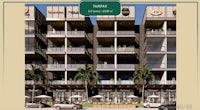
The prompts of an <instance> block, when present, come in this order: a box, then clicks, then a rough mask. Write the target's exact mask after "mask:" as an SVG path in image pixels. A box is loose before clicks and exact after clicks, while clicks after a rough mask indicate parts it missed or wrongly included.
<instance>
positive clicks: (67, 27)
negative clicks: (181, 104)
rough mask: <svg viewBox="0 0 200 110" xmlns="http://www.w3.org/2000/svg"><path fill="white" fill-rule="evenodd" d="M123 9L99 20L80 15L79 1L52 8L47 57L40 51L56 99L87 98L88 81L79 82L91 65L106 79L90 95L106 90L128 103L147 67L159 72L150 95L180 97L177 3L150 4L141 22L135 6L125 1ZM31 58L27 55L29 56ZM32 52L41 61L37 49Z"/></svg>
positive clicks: (110, 96) (147, 92) (147, 90)
mask: <svg viewBox="0 0 200 110" xmlns="http://www.w3.org/2000/svg"><path fill="white" fill-rule="evenodd" d="M29 8H30V7H29ZM121 10H122V11H121V13H120V14H119V15H118V16H97V17H96V19H95V22H96V24H94V23H92V22H91V20H92V19H93V18H91V17H85V16H83V15H81V14H80V12H79V6H78V4H67V5H47V6H46V20H45V21H46V22H45V23H46V27H47V30H46V33H47V34H46V36H45V35H44V36H45V39H46V40H47V42H42V43H41V44H40V45H43V47H44V49H43V50H44V51H46V53H45V56H47V59H46V57H43V56H42V55H40V54H39V55H40V56H41V61H43V62H42V64H44V65H45V64H46V68H45V71H46V73H47V74H48V78H49V81H48V84H47V85H46V87H47V93H49V94H51V95H52V96H53V97H54V101H58V102H59V101H63V100H68V99H69V97H70V96H71V95H81V96H82V97H83V100H84V99H85V89H84V86H83V83H82V82H81V81H74V80H73V79H74V77H75V75H76V74H77V69H78V68H80V67H84V65H85V64H88V65H89V66H91V67H92V69H93V71H94V72H95V73H97V74H98V76H99V78H100V81H98V82H97V85H95V87H93V89H90V88H89V96H92V95H96V94H100V95H102V96H104V97H105V99H106V101H110V100H111V101H112V102H116V101H118V100H120V101H124V100H126V99H127V96H128V95H131V94H135V95H137V96H140V95H141V94H140V93H139V91H138V90H137V89H136V88H135V84H134V82H133V81H132V80H130V77H131V76H132V75H133V73H134V71H135V69H136V68H138V67H139V66H141V65H145V66H147V67H150V68H151V69H152V73H153V74H154V75H155V76H156V81H155V82H152V81H148V82H147V83H148V85H147V86H146V87H145V98H147V96H149V95H152V94H156V95H159V96H160V100H162V101H163V100H165V101H172V100H175V99H176V7H175V5H174V6H166V5H165V6H162V5H160V6H147V7H146V11H145V13H144V16H143V20H142V23H141V24H140V25H135V20H136V19H135V18H136V14H135V6H134V5H130V4H122V6H121ZM25 21H26V22H28V21H30V20H28V19H26V20H25ZM32 21H33V23H35V21H37V20H35V21H34V20H32ZM35 26H36V25H35ZM35 36H36V34H34V38H35V39H36V38H37V37H35ZM26 38H27V35H26ZM39 40H41V39H39ZM35 41H36V40H35ZM41 41H42V40H41ZM27 44H29V43H28V42H27ZM45 46H46V48H45ZM45 49H46V50H45ZM26 52H27V51H26ZM29 56H30V55H29V54H27V53H26V56H25V57H26V59H29ZM32 56H34V60H35V58H36V57H35V56H36V53H34V54H33V55H32ZM37 59H38V60H39V58H37ZM28 61H29V60H27V62H26V64H29V63H31V61H32V60H31V61H30V62H28ZM32 63H34V62H33V61H32ZM36 64H37V63H36ZM26 85H27V84H26ZM40 87H41V85H38V90H39V89H40ZM39 91H40V90H39ZM79 100H81V99H79Z"/></svg>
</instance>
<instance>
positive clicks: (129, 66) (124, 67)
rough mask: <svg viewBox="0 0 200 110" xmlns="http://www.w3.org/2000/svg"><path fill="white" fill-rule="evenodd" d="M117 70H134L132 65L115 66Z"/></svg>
mask: <svg viewBox="0 0 200 110" xmlns="http://www.w3.org/2000/svg"><path fill="white" fill-rule="evenodd" d="M117 69H135V65H134V64H117Z"/></svg>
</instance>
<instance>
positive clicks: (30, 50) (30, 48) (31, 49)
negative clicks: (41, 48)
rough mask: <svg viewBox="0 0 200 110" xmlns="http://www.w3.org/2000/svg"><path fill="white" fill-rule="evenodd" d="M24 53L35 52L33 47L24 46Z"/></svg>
mask: <svg viewBox="0 0 200 110" xmlns="http://www.w3.org/2000/svg"><path fill="white" fill-rule="evenodd" d="M25 54H35V48H34V47H25Z"/></svg>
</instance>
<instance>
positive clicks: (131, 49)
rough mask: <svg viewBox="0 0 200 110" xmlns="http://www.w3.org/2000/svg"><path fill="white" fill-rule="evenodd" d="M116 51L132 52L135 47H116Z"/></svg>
mask: <svg viewBox="0 0 200 110" xmlns="http://www.w3.org/2000/svg"><path fill="white" fill-rule="evenodd" d="M117 51H118V52H134V51H135V48H134V47H118V48H117Z"/></svg>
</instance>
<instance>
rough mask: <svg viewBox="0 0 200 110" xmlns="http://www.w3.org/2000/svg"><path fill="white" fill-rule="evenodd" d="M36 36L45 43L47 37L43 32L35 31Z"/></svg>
mask: <svg viewBox="0 0 200 110" xmlns="http://www.w3.org/2000/svg"><path fill="white" fill-rule="evenodd" d="M36 36H37V37H38V38H40V39H41V40H42V41H43V42H44V43H45V44H47V38H46V37H45V36H44V34H41V33H38V32H37V33H36Z"/></svg>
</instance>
